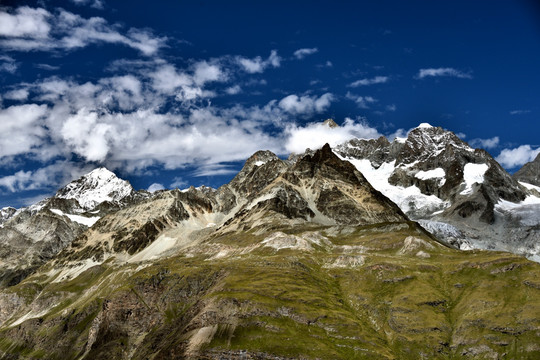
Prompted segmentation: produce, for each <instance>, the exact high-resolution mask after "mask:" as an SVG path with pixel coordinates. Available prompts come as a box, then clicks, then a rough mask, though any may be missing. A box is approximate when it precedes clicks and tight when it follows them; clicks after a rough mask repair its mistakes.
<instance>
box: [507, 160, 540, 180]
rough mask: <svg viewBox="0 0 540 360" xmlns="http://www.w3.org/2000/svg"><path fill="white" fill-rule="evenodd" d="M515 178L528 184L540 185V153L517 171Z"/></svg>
mask: <svg viewBox="0 0 540 360" xmlns="http://www.w3.org/2000/svg"><path fill="white" fill-rule="evenodd" d="M513 178H514V179H516V180H517V181H522V182H524V183H527V184H531V185H535V186H540V154H538V155H537V156H536V158H535V159H534V160H533V161H531V162H528V163H526V164H525V165H523V167H522V168H521V169H519V170H518V171H516V172H515V174H514V175H513Z"/></svg>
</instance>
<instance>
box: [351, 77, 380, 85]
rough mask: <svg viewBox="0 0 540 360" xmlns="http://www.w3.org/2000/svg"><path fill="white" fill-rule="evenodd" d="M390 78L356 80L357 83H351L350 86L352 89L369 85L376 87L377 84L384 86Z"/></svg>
mask: <svg viewBox="0 0 540 360" xmlns="http://www.w3.org/2000/svg"><path fill="white" fill-rule="evenodd" d="M388 80H390V78H389V77H388V76H375V77H373V78H370V79H367V78H366V79H360V80H356V81H355V82H352V83H350V84H349V85H348V86H350V87H359V86H368V85H375V84H384V83H386V82H388Z"/></svg>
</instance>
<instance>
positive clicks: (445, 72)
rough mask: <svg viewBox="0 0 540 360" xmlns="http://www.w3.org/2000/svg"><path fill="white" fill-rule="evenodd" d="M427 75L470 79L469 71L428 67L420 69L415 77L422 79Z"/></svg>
mask: <svg viewBox="0 0 540 360" xmlns="http://www.w3.org/2000/svg"><path fill="white" fill-rule="evenodd" d="M427 77H455V78H460V79H472V75H471V74H470V73H465V72H462V71H460V70H456V69H454V68H448V67H447V68H428V69H420V70H419V71H418V74H417V75H416V78H418V79H424V78H427Z"/></svg>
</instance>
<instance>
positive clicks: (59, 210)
mask: <svg viewBox="0 0 540 360" xmlns="http://www.w3.org/2000/svg"><path fill="white" fill-rule="evenodd" d="M146 197H148V194H147V193H144V192H136V191H134V190H133V188H132V187H131V185H130V184H129V183H128V182H127V181H124V180H121V179H119V178H118V177H116V175H114V173H112V172H110V171H109V170H107V169H105V168H99V169H96V170H94V171H92V172H90V173H88V174H86V175H84V176H82V177H81V178H80V179H78V180H75V181H73V182H71V183H69V184H67V185H66V186H65V187H63V188H62V189H60V190H58V192H57V193H56V195H54V196H53V197H50V198H47V199H44V200H42V201H40V202H38V203H37V204H34V205H32V206H29V207H28V208H23V209H19V210H18V211H13V210H12V209H8V210H6V211H5V213H6V214H7V215H8V216H6V220H4V222H3V224H2V225H3V226H2V227H1V228H0V239H1V241H0V287H1V286H6V285H8V286H9V285H14V284H16V283H18V282H19V281H21V280H22V279H24V278H25V277H26V276H28V275H29V274H31V273H32V272H33V271H35V270H36V269H37V268H38V267H39V266H41V265H42V264H43V263H45V262H46V261H47V260H49V259H51V258H52V257H54V256H55V255H56V254H58V252H60V251H61V250H62V249H63V248H65V247H66V246H67V245H68V244H70V243H71V242H72V241H73V239H75V238H76V237H77V236H78V235H80V234H81V233H82V232H84V230H86V229H87V228H88V227H90V226H92V225H93V224H94V223H95V222H96V221H97V220H99V219H100V218H101V217H102V216H104V215H105V214H107V213H109V212H111V211H116V210H118V209H120V208H122V207H124V206H126V205H127V204H132V203H135V202H137V201H140V200H142V199H143V198H146ZM2 214H4V212H3V213H2ZM2 217H3V218H4V215H2Z"/></svg>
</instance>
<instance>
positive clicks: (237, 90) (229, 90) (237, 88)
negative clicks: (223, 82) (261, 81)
mask: <svg viewBox="0 0 540 360" xmlns="http://www.w3.org/2000/svg"><path fill="white" fill-rule="evenodd" d="M225 92H226V93H227V94H229V95H236V94H240V93H241V92H242V88H241V87H240V86H239V85H234V86H231V87H228V88H226V89H225Z"/></svg>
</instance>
